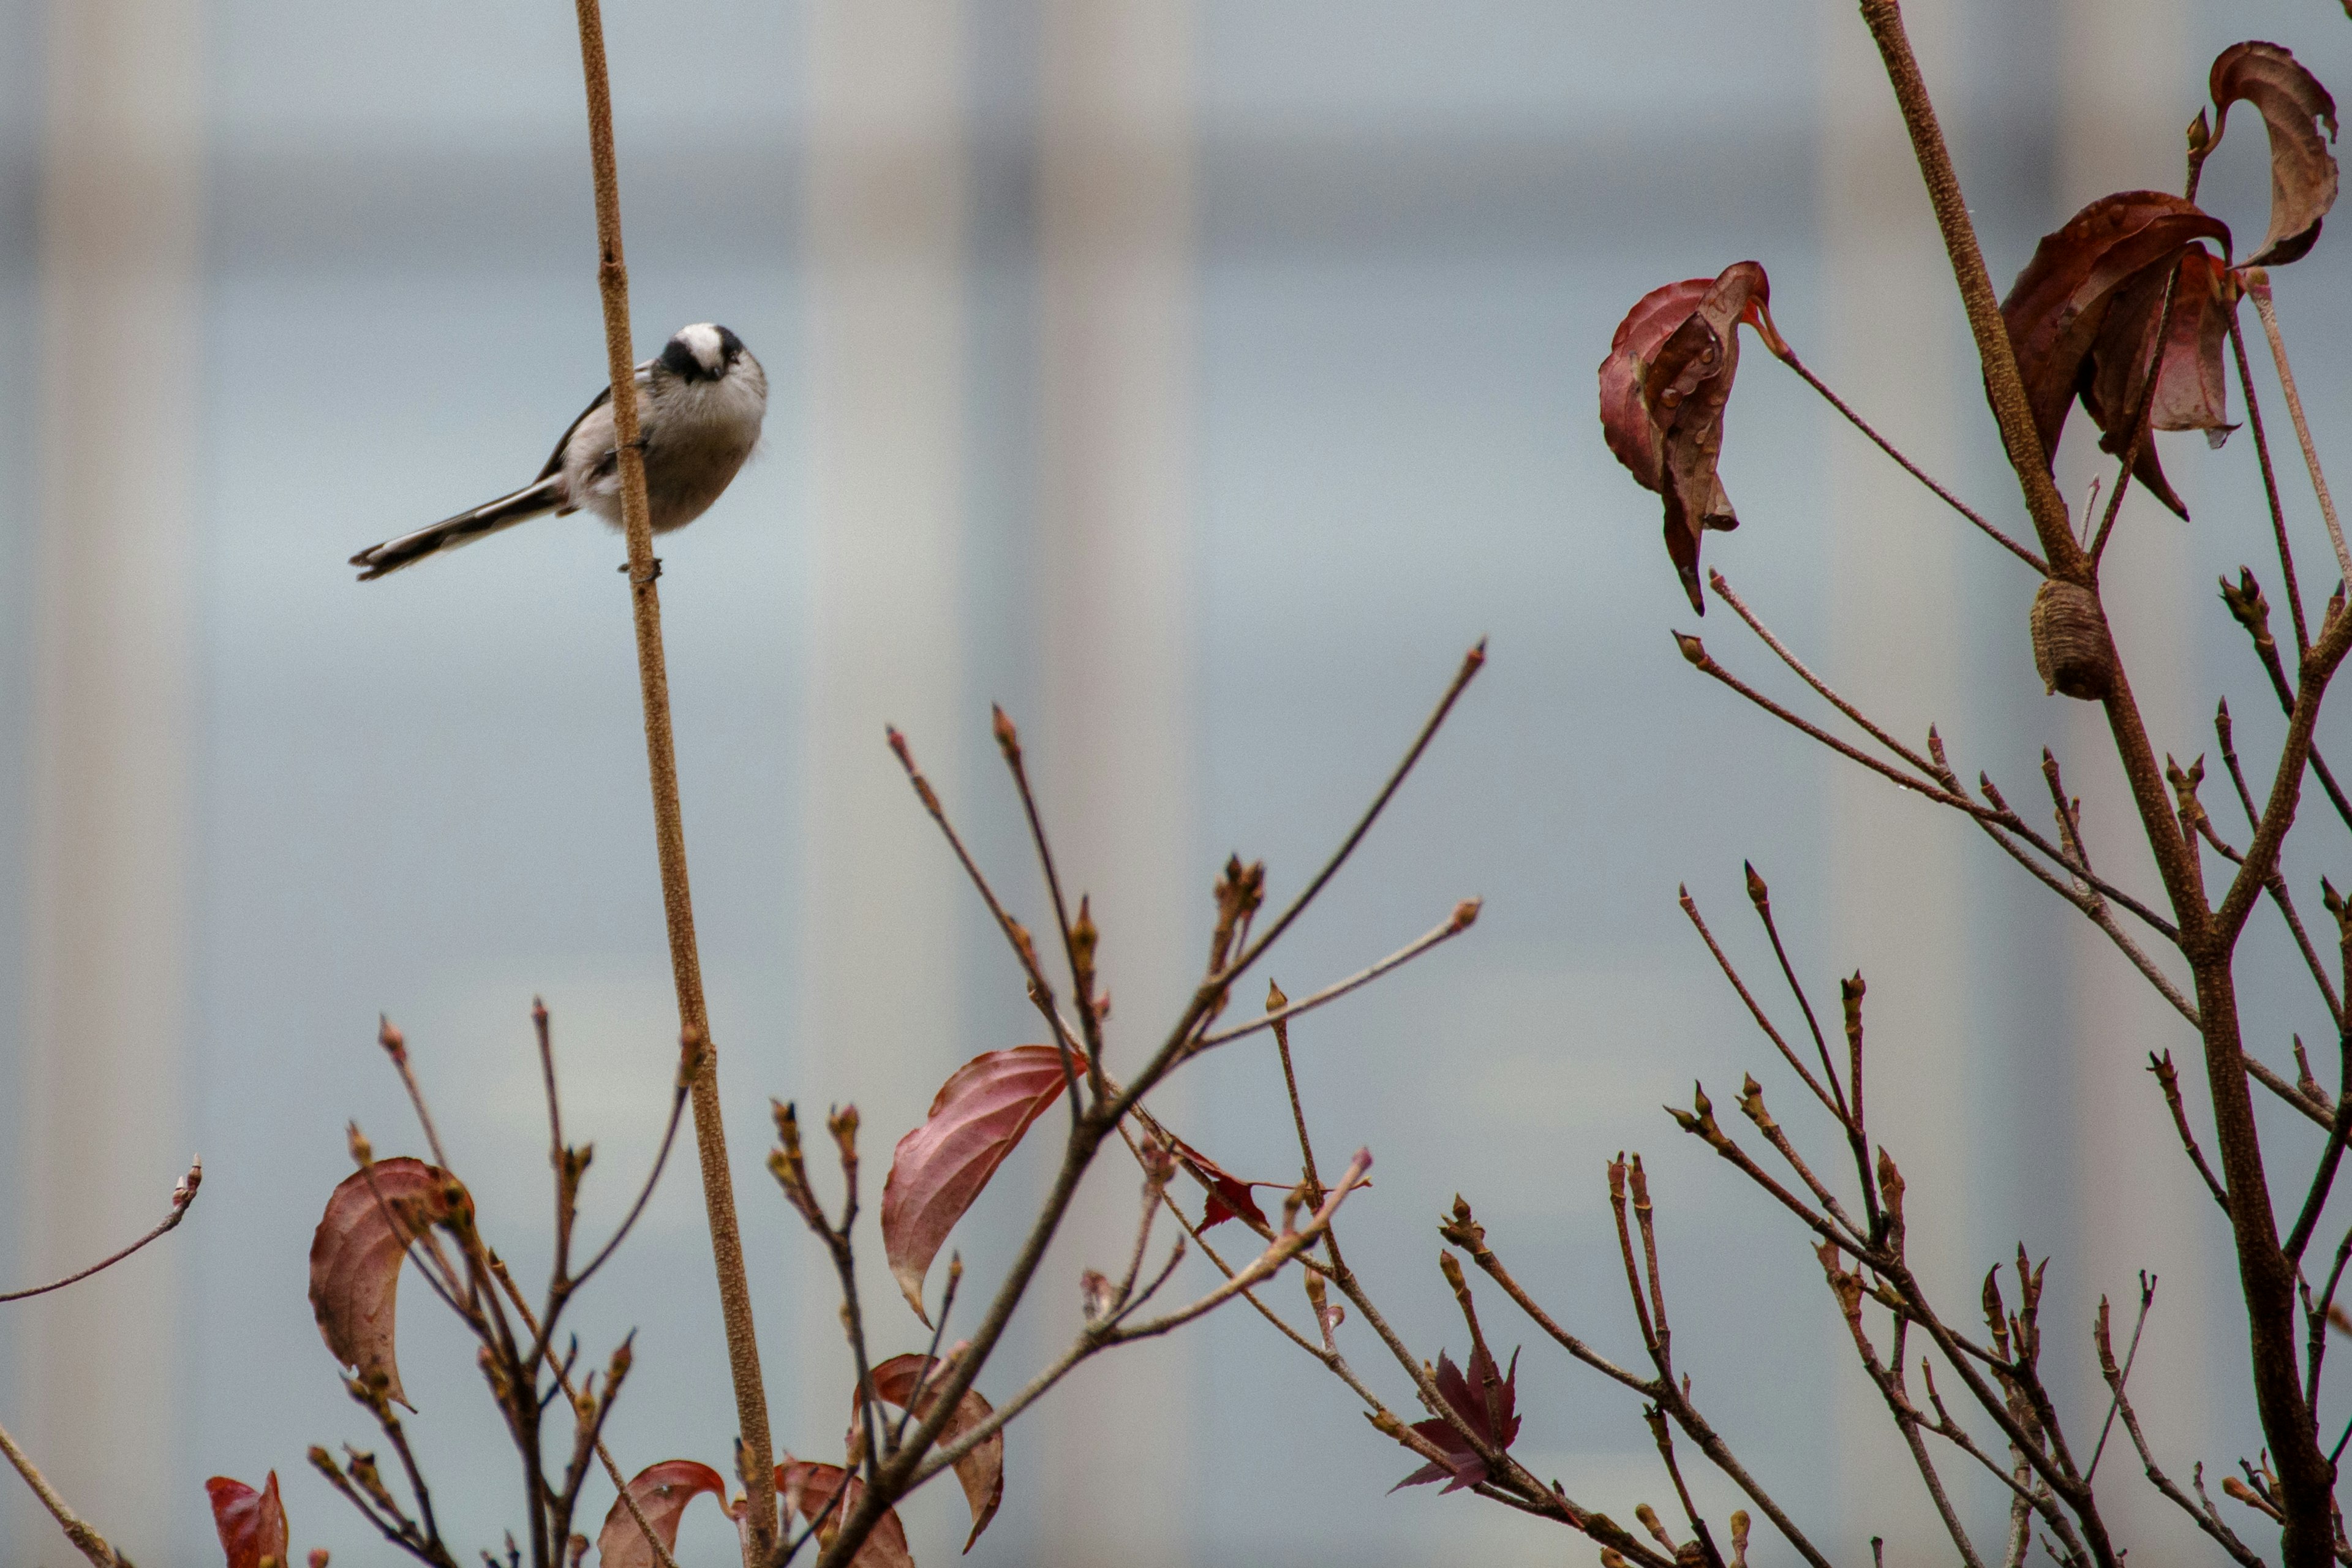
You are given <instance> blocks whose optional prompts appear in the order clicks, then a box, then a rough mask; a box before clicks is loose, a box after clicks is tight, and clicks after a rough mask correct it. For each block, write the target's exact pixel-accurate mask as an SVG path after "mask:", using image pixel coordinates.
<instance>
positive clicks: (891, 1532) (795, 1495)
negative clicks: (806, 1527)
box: [776, 1455, 915, 1568]
mask: <svg viewBox="0 0 2352 1568" xmlns="http://www.w3.org/2000/svg"><path fill="white" fill-rule="evenodd" d="M844 1479H848V1481H849V1495H848V1496H846V1497H845V1498H843V1499H842V1500H841V1506H840V1507H839V1508H837V1509H835V1510H833V1513H832V1516H831V1517H830V1518H828V1519H827V1520H826V1521H825V1525H826V1529H827V1531H831V1530H833V1529H836V1528H838V1527H839V1526H840V1523H841V1521H842V1520H843V1519H844V1518H845V1516H846V1515H847V1514H848V1512H849V1510H851V1509H854V1508H856V1506H857V1500H858V1499H859V1498H860V1497H862V1496H864V1495H865V1491H866V1483H865V1482H864V1481H861V1480H858V1479H856V1478H855V1477H848V1476H846V1473H845V1471H844V1470H843V1469H842V1468H841V1467H840V1466H839V1465H820V1464H816V1463H814V1462H813V1461H811V1460H808V1459H795V1458H792V1457H790V1456H789V1455H787V1456H786V1457H785V1459H784V1462H783V1463H782V1464H781V1465H778V1466H777V1467H776V1489H777V1490H778V1491H780V1492H782V1494H783V1495H784V1497H785V1499H786V1500H788V1501H792V1502H795V1503H797V1504H798V1505H799V1508H800V1515H801V1518H802V1519H803V1520H805V1521H809V1522H810V1523H814V1522H815V1521H816V1516H817V1515H818V1514H821V1513H823V1512H824V1505H825V1504H827V1503H829V1502H831V1501H832V1500H833V1494H834V1493H835V1492H837V1491H839V1490H840V1489H841V1484H842V1481H843V1480H844ZM849 1568H915V1559H914V1557H913V1556H912V1555H911V1554H910V1553H908V1551H907V1527H906V1526H905V1525H903V1524H901V1523H899V1522H898V1510H897V1509H888V1510H884V1512H883V1515H882V1517H881V1518H880V1519H877V1520H876V1521H874V1531H873V1533H872V1534H870V1535H868V1536H867V1537H866V1542H865V1544H863V1545H861V1546H860V1547H858V1549H857V1555H856V1556H855V1557H853V1558H851V1559H850V1560H849Z"/></svg>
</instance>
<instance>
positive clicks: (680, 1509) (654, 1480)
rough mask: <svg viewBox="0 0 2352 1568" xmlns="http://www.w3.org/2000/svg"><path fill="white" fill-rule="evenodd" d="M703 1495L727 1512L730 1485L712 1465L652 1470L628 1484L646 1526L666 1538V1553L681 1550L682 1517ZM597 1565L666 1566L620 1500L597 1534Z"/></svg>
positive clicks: (675, 1462)
mask: <svg viewBox="0 0 2352 1568" xmlns="http://www.w3.org/2000/svg"><path fill="white" fill-rule="evenodd" d="M704 1492H709V1493H710V1494H711V1495H712V1496H714V1497H716V1498H717V1499H718V1500H719V1506H720V1507H721V1508H724V1507H726V1505H727V1482H726V1481H725V1480H724V1479H721V1477H720V1476H719V1472H718V1471H717V1470H714V1469H712V1468H710V1467H709V1465H703V1464H698V1463H696V1462H695V1461H694V1460H692V1459H664V1460H663V1461H662V1462H661V1463H660V1464H658V1465H647V1466H646V1468H644V1469H642V1470H639V1471H638V1472H637V1474H636V1478H635V1479H634V1480H632V1481H630V1482H629V1496H630V1497H631V1498H633V1499H635V1501H636V1505H637V1512H639V1513H642V1514H644V1515H645V1516H646V1525H647V1526H648V1527H649V1528H650V1529H651V1530H652V1531H653V1532H654V1533H655V1534H656V1535H657V1536H659V1537H660V1538H661V1547H662V1550H663V1551H664V1552H673V1551H676V1550H677V1521H678V1516H679V1515H681V1514H683V1513H684V1512H685V1511H686V1505H687V1504H688V1503H690V1502H692V1501H693V1500H695V1499H696V1498H698V1497H700V1496H701V1495H702V1494H703V1493H704ZM596 1561H597V1563H598V1564H599V1565H600V1568H655V1565H656V1563H659V1562H660V1561H661V1559H660V1558H658V1557H656V1556H655V1555H654V1549H653V1547H652V1546H651V1545H650V1544H648V1543H647V1542H646V1532H645V1531H643V1530H640V1529H638V1528H637V1521H636V1520H635V1518H634V1517H632V1516H631V1515H630V1513H629V1505H628V1504H627V1503H626V1502H625V1501H623V1500H621V1499H619V1498H617V1497H616V1498H614V1500H613V1509H612V1511H611V1512H610V1513H607V1514H606V1515H605V1516H604V1529H602V1530H600V1531H597V1532H596Z"/></svg>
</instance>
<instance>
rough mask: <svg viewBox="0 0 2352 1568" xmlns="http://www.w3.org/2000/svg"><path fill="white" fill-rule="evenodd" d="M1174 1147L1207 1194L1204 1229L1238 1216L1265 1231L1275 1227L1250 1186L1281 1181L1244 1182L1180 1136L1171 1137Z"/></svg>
mask: <svg viewBox="0 0 2352 1568" xmlns="http://www.w3.org/2000/svg"><path fill="white" fill-rule="evenodd" d="M1171 1148H1172V1149H1173V1151H1174V1152H1175V1155H1176V1159H1177V1161H1178V1163H1181V1165H1182V1166H1183V1167H1184V1168H1185V1169H1186V1170H1187V1171H1190V1172H1191V1173H1192V1177H1193V1179H1194V1180H1195V1181H1197V1182H1199V1183H1200V1184H1201V1185H1202V1188H1204V1189H1205V1190H1206V1191H1207V1193H1208V1197H1207V1198H1206V1199H1205V1200H1204V1201H1203V1202H1202V1205H1201V1228H1202V1230H1207V1229H1208V1228H1210V1227H1211V1226H1219V1225H1223V1224H1224V1222H1225V1221H1227V1220H1229V1219H1236V1218H1239V1219H1246V1220H1248V1221H1249V1222H1250V1223H1251V1224H1253V1225H1255V1226H1258V1227H1259V1228H1260V1229H1262V1230H1267V1229H1272V1228H1273V1226H1271V1225H1270V1224H1269V1222H1268V1221H1267V1219H1266V1217H1265V1210H1264V1209H1262V1208H1260V1207H1258V1206H1257V1199H1255V1198H1254V1197H1252V1196H1251V1195H1250V1188H1251V1187H1252V1186H1253V1185H1256V1186H1276V1185H1279V1184H1278V1183H1274V1182H1260V1183H1250V1182H1244V1181H1243V1180H1242V1179H1241V1178H1240V1177H1239V1176H1236V1175H1234V1173H1232V1172H1231V1171H1228V1170H1226V1169H1225V1168H1224V1167H1223V1165H1220V1164H1218V1163H1216V1162H1215V1161H1214V1160H1212V1159H1210V1158H1209V1157H1208V1156H1207V1155H1206V1154H1203V1153H1202V1152H1200V1151H1199V1150H1198V1149H1195V1148H1193V1147H1192V1145H1191V1144H1190V1143H1187V1142H1184V1140H1182V1139H1181V1138H1174V1139H1171Z"/></svg>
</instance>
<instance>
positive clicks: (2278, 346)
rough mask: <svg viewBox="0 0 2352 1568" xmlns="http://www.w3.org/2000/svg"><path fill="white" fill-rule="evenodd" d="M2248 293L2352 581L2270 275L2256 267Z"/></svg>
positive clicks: (2341, 563) (2351, 558)
mask: <svg viewBox="0 0 2352 1568" xmlns="http://www.w3.org/2000/svg"><path fill="white" fill-rule="evenodd" d="M2246 292H2247V294H2248V295H2249V296H2251V297H2252V300H2253V301H2254V313H2255V314H2256V315H2257V316H2260V317H2261V318H2262V321H2263V336H2264V337H2266V338H2268V339H2269V340H2270V345H2271V363H2273V364H2274V365H2276V366H2277V367H2278V377H2279V390H2280V391H2282V392H2284V394H2286V413H2287V417H2288V418H2289V419H2291V420H2293V421H2294V438H2295V439H2296V440H2297V441H2298V442H2300V443H2301V444H2302V446H2303V462H2304V467H2305V468H2307V469H2309V470H2310V473H2311V489H2312V493H2313V494H2315V495H2316V496H2317V497H2318V498H2319V515H2320V516H2321V517H2322V518H2323V519H2325V520H2326V523H2327V542H2329V543H2330V544H2333V545H2334V546H2336V565H2337V566H2338V567H2340V568H2341V569H2342V570H2343V574H2344V576H2345V578H2346V580H2347V581H2352V549H2347V547H2346V545H2345V542H2344V525H2343V524H2342V523H2341V522H2338V521H2336V500H2335V498H2334V497H2332V496H2330V495H2329V494H2328V493H2327V476H2326V474H2324V473H2322V472H2321V471H2320V468H2319V448H2318V447H2315V446H2314V445H2312V440H2311V426H2310V424H2309V422H2307V421H2306V420H2305V418H2304V416H2303V399H2302V397H2301V396H2299V395H2297V394H2296V392H2295V389H2294V368H2293V367H2292V366H2290V365H2289V364H2288V363H2287V362H2286V339H2285V338H2284V336H2282V335H2281V334H2280V332H2279V324H2278V310H2277V309H2276V307H2274V306H2273V304H2272V303H2271V278H2270V274H2269V273H2268V272H2267V271H2265V270H2264V269H2263V268H2259V267H2257V268H2252V269H2251V270H2250V271H2248V272H2247V274H2246Z"/></svg>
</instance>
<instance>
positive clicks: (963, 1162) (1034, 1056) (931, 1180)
mask: <svg viewBox="0 0 2352 1568" xmlns="http://www.w3.org/2000/svg"><path fill="white" fill-rule="evenodd" d="M1065 1083H1066V1068H1065V1067H1064V1066H1063V1061H1062V1053H1061V1052H1060V1051H1059V1050H1058V1049H1057V1048H1056V1047H1053V1046H1014V1047H1013V1048H1011V1049H1010V1050H1003V1051H990V1052H987V1053H986V1054H985V1055H982V1056H977V1057H974V1058H972V1059H971V1060H970V1061H968V1062H966V1063H965V1064H964V1065H963V1066H961V1067H960V1068H956V1070H955V1071H954V1072H953V1073H952V1074H950V1075H949V1078H948V1080H947V1082H945V1083H943V1084H941V1085H940V1092H939V1094H938V1096H937V1097H936V1098H935V1099H933V1100H932V1101H931V1111H930V1114H929V1116H928V1117H927V1118H925V1119H924V1121H923V1124H922V1125H921V1126H920V1127H918V1128H916V1129H915V1130H914V1131H911V1132H909V1133H908V1134H907V1135H906V1136H905V1137H904V1138H901V1139H899V1140H898V1148H897V1149H895V1150H894V1151H892V1152H891V1155H890V1175H889V1179H888V1180H887V1181H886V1182H884V1183H883V1184H882V1250H883V1253H884V1256H885V1257H886V1258H887V1259H888V1260H889V1264H890V1274H891V1277H892V1278H893V1279H897V1280H898V1289H900V1290H902V1291H904V1292H905V1293H906V1297H907V1304H908V1306H910V1307H912V1308H914V1309H915V1315H916V1316H917V1317H919V1318H921V1319H922V1320H923V1321H924V1322H925V1323H929V1321H931V1320H930V1317H929V1313H927V1312H926V1311H924V1310H923V1279H924V1276H925V1275H927V1274H929V1272H930V1267H931V1259H932V1258H935V1257H937V1256H938V1255H939V1250H940V1244H941V1243H943V1242H945V1241H946V1240H947V1237H948V1232H949V1231H950V1230H952V1229H954V1228H955V1223H956V1221H957V1220H959V1219H961V1218H962V1217H963V1213H964V1210H966V1209H968V1208H970V1207H971V1204H972V1200H973V1199H975V1198H977V1197H979V1196H980V1194H981V1191H982V1188H984V1187H986V1186H987V1185H988V1179H989V1178H990V1177H991V1176H992V1175H994V1174H995V1173H996V1167H997V1166H999V1165H1001V1164H1003V1163H1004V1157H1005V1156H1006V1155H1007V1154H1010V1153H1011V1152H1013V1149H1014V1147H1015V1146H1017V1145H1018V1144H1019V1143H1020V1142H1021V1137H1022V1134H1024V1133H1025V1132H1027V1131H1029V1124H1030V1123H1031V1122H1033V1121H1036V1120H1037V1118H1038V1117H1040V1116H1042V1115H1044V1114H1045V1108H1046V1107H1047V1106H1049V1105H1051V1104H1053V1103H1054V1100H1055V1098H1056V1097H1058V1096H1059V1095H1060V1094H1061V1092H1062V1089H1063V1086H1064V1084H1065Z"/></svg>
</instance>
